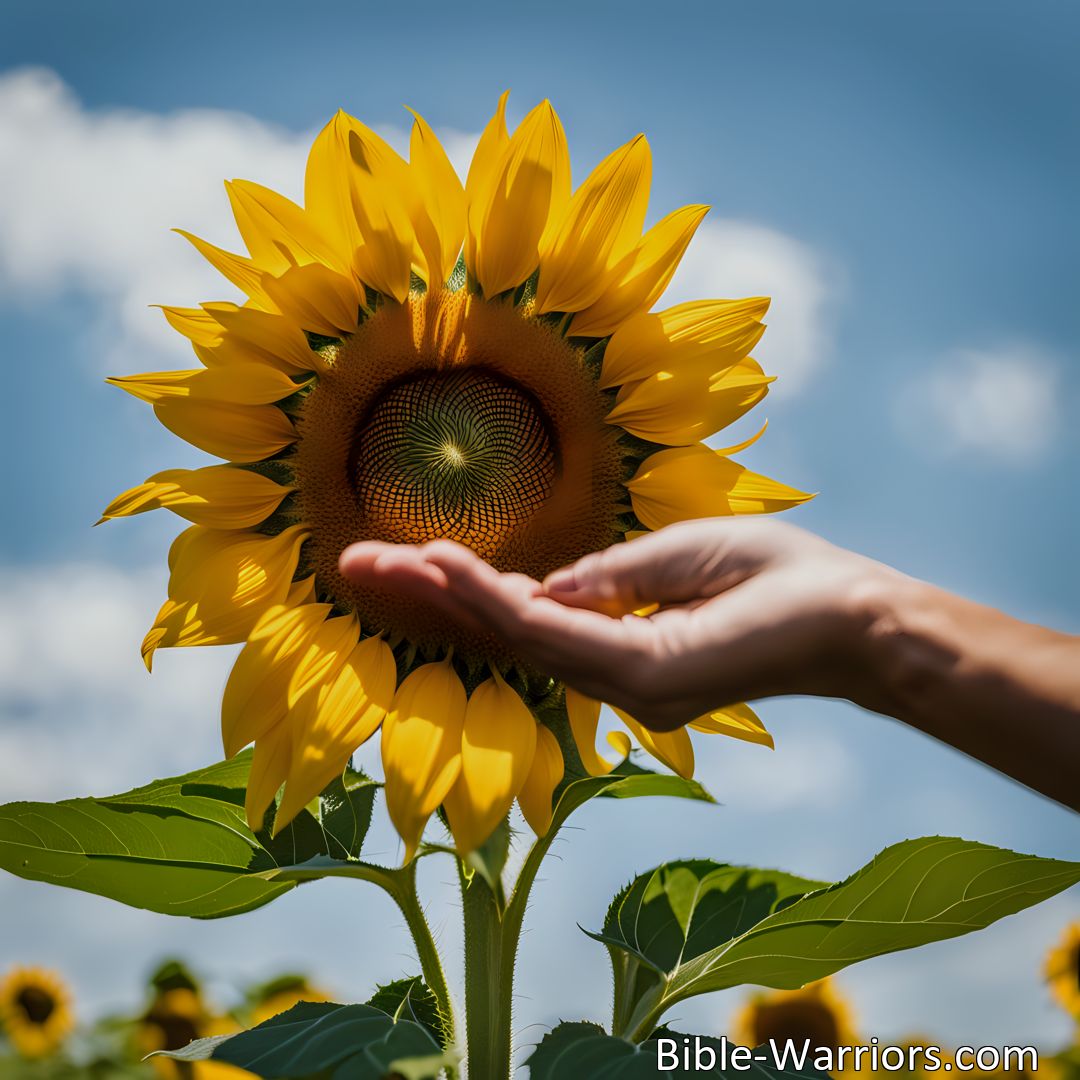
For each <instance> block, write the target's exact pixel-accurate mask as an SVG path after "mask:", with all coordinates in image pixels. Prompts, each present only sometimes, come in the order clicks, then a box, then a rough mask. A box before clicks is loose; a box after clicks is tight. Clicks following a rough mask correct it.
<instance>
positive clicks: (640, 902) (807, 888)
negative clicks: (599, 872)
mask: <svg viewBox="0 0 1080 1080" xmlns="http://www.w3.org/2000/svg"><path fill="white" fill-rule="evenodd" d="M823 884H825V883H823V882H818V881H809V880H807V879H805V878H799V877H794V876H793V875H791V874H785V873H783V872H782V871H779V870H752V869H747V868H746V867H741V866H728V865H726V864H723V863H715V862H711V861H709V860H707V859H696V860H688V861H682V862H672V863H665V864H664V865H663V866H659V867H657V868H656V869H655V870H652V871H650V872H649V873H647V874H642V875H641V876H640V877H638V878H636V879H635V880H634V881H632V882H631V883H630V884H629V885H627V886H626V888H625V889H623V890H622V891H621V892H620V893H619V894H618V895H617V896H616V897H615V899H614V900H613V901H612V903H611V906H610V907H609V908H608V913H607V917H606V919H605V920H604V928H603V930H601V931H599V932H596V933H590V934H589V936H590V937H592V938H594V939H595V940H597V941H601V942H603V943H604V944H605V945H607V946H608V952H609V954H610V956H611V964H612V968H613V970H614V973H615V1016H614V1031H615V1033H616V1034H617V1035H624V1034H627V1033H628V1032H629V1031H630V1030H631V1029H632V1027H633V1023H634V1020H635V1017H636V1016H637V1015H638V1013H639V1011H640V1009H639V1007H640V1006H641V1003H642V1002H645V1003H646V1006H648V1005H650V1004H652V1003H653V1002H654V1001H655V1000H656V999H657V998H658V997H661V996H663V993H664V991H665V988H666V985H667V982H668V980H669V979H670V977H671V974H672V973H673V972H675V971H677V970H679V968H680V965H681V964H683V963H685V962H686V961H687V960H689V959H691V958H693V957H695V956H698V955H700V954H701V953H702V952H705V951H707V950H708V949H711V948H714V947H715V946H717V945H718V944H720V943H721V942H726V941H731V940H732V939H733V938H735V937H737V936H738V935H739V934H742V933H745V932H746V931H747V930H749V929H750V928H751V927H753V926H755V925H756V924H757V923H759V922H760V921H761V920H762V919H764V918H766V917H767V916H768V915H771V914H772V913H773V912H774V911H776V910H778V909H779V908H781V907H783V906H784V905H786V904H789V903H791V902H792V901H793V900H796V899H798V898H799V897H801V896H803V895H805V894H806V893H808V892H811V891H813V890H815V889H819V888H821V887H822V886H823ZM586 933H588V931H586ZM643 1034H648V1032H644V1033H643Z"/></svg>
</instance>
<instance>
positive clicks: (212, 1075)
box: [135, 960, 251, 1080]
mask: <svg viewBox="0 0 1080 1080" xmlns="http://www.w3.org/2000/svg"><path fill="white" fill-rule="evenodd" d="M150 983H151V998H150V1003H149V1004H148V1006H147V1008H146V1011H145V1012H144V1013H143V1014H142V1015H141V1016H140V1017H139V1018H138V1020H137V1021H136V1033H135V1042H136V1050H137V1053H138V1056H139V1057H146V1056H147V1055H149V1054H154V1052H155V1051H157V1050H182V1049H183V1048H184V1047H185V1046H187V1045H188V1043H190V1042H193V1041H194V1040H195V1039H203V1038H206V1037H207V1036H210V1035H229V1034H232V1033H234V1032H236V1031H238V1030H239V1027H238V1025H237V1024H236V1023H235V1021H233V1020H232V1019H231V1018H229V1017H227V1016H219V1015H217V1014H216V1013H214V1012H213V1011H212V1010H211V1009H210V1008H209V1007H208V1006H207V1003H206V1001H205V1000H204V998H203V995H202V991H201V988H200V986H199V984H198V982H197V981H196V979H195V977H194V976H193V975H192V974H191V972H190V971H188V969H187V968H186V967H185V966H184V965H183V964H181V963H180V962H178V961H175V960H170V961H168V962H166V963H165V964H163V965H162V966H161V967H160V968H159V969H158V971H157V972H155V974H154V975H153V976H152V977H151V980H150ZM148 1061H149V1064H150V1067H151V1068H152V1069H153V1070H154V1072H155V1074H156V1075H157V1076H158V1077H160V1078H161V1080H241V1078H242V1077H250V1075H251V1074H250V1073H249V1072H247V1071H246V1070H245V1069H237V1068H234V1067H233V1066H232V1065H226V1064H224V1063H222V1062H217V1061H196V1062H180V1061H174V1060H173V1059H172V1058H167V1057H160V1056H153V1057H149V1058H148Z"/></svg>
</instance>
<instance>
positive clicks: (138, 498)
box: [102, 465, 293, 529]
mask: <svg viewBox="0 0 1080 1080" xmlns="http://www.w3.org/2000/svg"><path fill="white" fill-rule="evenodd" d="M292 490H293V489H292V488H291V487H283V486H282V485H281V484H276V483H275V482H274V481H273V480H271V479H269V478H268V477H266V476H260V475H259V474H258V473H255V472H252V471H251V470H250V469H237V468H234V467H233V466H232V465H210V466H208V467H207V468H205V469H167V470H166V471H165V472H160V473H156V474H155V475H154V476H151V477H150V478H149V479H148V480H147V481H146V482H145V483H142V484H140V485H139V486H138V487H135V488H132V489H131V490H130V491H125V492H124V493H123V494H122V495H118V496H117V497H116V498H115V499H113V501H112V502H111V503H109V505H108V506H107V507H105V511H104V513H103V514H102V521H107V520H109V519H110V518H118V517H129V516H130V515H132V514H141V513H143V512H144V511H146V510H156V509H158V508H159V507H167V508H168V509H170V510H172V511H173V513H175V514H179V515H180V516H181V517H183V518H187V520H188V521H191V522H194V523H195V524H196V525H207V526H209V527H210V528H213V529H247V528H251V527H252V526H253V525H258V524H259V523H260V522H261V521H264V520H265V519H266V518H268V517H269V516H270V515H271V514H272V513H273V512H274V511H275V510H276V509H277V508H278V506H279V505H280V503H281V500H282V499H284V498H285V496H286V495H288V494H289V492H290V491H292Z"/></svg>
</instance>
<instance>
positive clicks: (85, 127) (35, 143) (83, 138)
mask: <svg viewBox="0 0 1080 1080" xmlns="http://www.w3.org/2000/svg"><path fill="white" fill-rule="evenodd" d="M378 130H379V132H380V133H381V134H382V135H383V136H384V137H385V138H387V139H388V140H389V141H390V142H391V143H392V144H393V145H395V146H396V147H397V148H398V149H402V150H403V149H404V148H405V147H406V145H407V142H408V130H407V127H405V126H402V127H385V126H384V127H379V129H378ZM439 134H440V136H441V137H442V138H443V140H444V143H445V145H446V147H447V152H448V153H449V155H450V157H451V159H452V160H453V161H454V163H455V165H456V166H457V167H458V168H459V169H464V167H465V166H466V165H467V162H468V160H469V157H470V156H471V154H472V149H473V147H474V145H475V142H476V136H475V135H471V134H468V133H465V132H460V131H453V130H449V131H440V132H439ZM313 135H314V132H303V133H296V132H291V131H286V130H284V129H283V128H280V127H276V126H274V125H272V124H267V123H264V122H263V121H260V120H256V119H255V118H254V117H251V116H248V115H245V114H243V113H239V112H227V111H224V110H213V109H198V110H194V109H192V110H183V111H180V112H175V113H170V114H168V115H161V114H157V113H151V112H146V111H140V110H135V109H100V110H98V109H94V110H91V109H87V108H86V107H84V106H83V105H82V103H81V102H80V101H79V100H78V99H77V98H76V97H75V95H74V94H73V93H72V91H71V90H70V88H69V87H68V86H67V85H66V84H65V83H64V82H63V81H62V80H61V79H60V77H59V76H58V75H57V74H56V73H55V72H53V71H50V70H48V69H44V68H25V69H21V70H17V71H14V72H11V73H8V74H5V75H3V76H0V175H3V177H4V197H3V199H2V200H0V284H2V285H3V286H5V287H6V288H7V290H8V293H9V297H10V296H11V294H14V295H15V296H21V297H22V298H23V299H24V300H25V301H26V302H29V303H34V302H41V301H42V300H44V299H49V298H53V297H55V296H56V295H57V294H58V293H60V292H62V290H64V289H76V290H79V291H82V292H85V293H88V294H90V295H92V296H93V297H94V298H95V299H96V300H97V301H98V304H99V310H100V313H101V314H100V320H99V325H98V326H96V327H95V328H94V329H95V330H96V331H97V332H99V333H100V334H101V336H102V338H103V340H104V341H105V342H107V344H106V345H105V346H104V347H103V348H102V349H101V350H100V352H101V353H102V355H103V357H104V359H105V362H106V363H107V364H109V365H114V364H117V363H119V364H120V365H121V366H122V367H123V368H124V369H125V370H128V369H131V368H132V367H133V366H137V367H140V368H141V369H142V370H146V368H147V367H152V366H154V365H155V364H158V363H161V362H171V361H175V360H176V359H178V358H182V362H184V363H186V362H188V361H189V359H190V349H189V348H188V345H187V343H186V342H185V341H184V339H183V338H181V337H180V336H179V335H178V334H175V333H172V332H171V331H169V330H168V329H167V328H166V326H165V324H164V321H163V320H162V318H161V315H160V313H159V312H157V311H155V310H153V309H152V308H150V306H149V305H151V304H160V303H171V304H194V303H198V302H201V301H204V300H212V299H233V298H235V297H236V296H237V293H236V291H235V289H233V287H232V286H231V285H229V283H228V282H226V281H225V280H224V279H223V278H221V277H220V275H218V274H217V273H216V272H215V271H214V270H212V269H211V268H210V267H209V266H208V265H207V264H206V263H205V262H204V261H203V259H202V257H201V256H199V255H198V254H197V253H196V252H195V251H194V249H192V248H191V247H190V245H189V244H188V243H187V242H186V241H185V240H183V239H182V238H181V237H179V236H176V235H175V234H173V233H172V232H170V230H171V229H172V228H173V227H177V226H179V227H183V228H185V229H187V230H189V231H191V232H194V233H196V234H197V235H201V236H205V237H207V238H208V239H211V240H213V241H214V242H215V243H217V244H220V245H222V246H224V247H228V248H230V249H231V250H237V249H239V250H242V248H241V245H240V241H239V238H238V236H237V233H236V229H235V226H234V225H233V223H232V219H231V216H230V214H229V209H228V201H227V199H226V197H225V192H224V190H223V189H222V181H223V180H224V179H229V178H232V177H243V178H246V179H252V180H257V181H258V182H259V183H262V184H265V185H267V186H268V187H273V188H275V189H277V190H279V191H281V192H283V193H284V194H286V195H288V196H289V197H290V198H294V199H300V198H301V195H302V186H303V174H304V161H305V158H306V155H307V149H308V147H309V146H310V143H311V139H312V137H313ZM462 175H464V172H462ZM133 356H136V357H137V356H142V357H143V359H142V360H141V361H139V362H138V363H136V364H133V360H132V357H133Z"/></svg>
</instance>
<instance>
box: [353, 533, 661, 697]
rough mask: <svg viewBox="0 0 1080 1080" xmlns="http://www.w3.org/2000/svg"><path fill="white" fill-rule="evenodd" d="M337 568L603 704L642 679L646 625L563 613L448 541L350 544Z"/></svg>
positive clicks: (517, 577)
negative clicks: (494, 641) (437, 613)
mask: <svg viewBox="0 0 1080 1080" xmlns="http://www.w3.org/2000/svg"><path fill="white" fill-rule="evenodd" d="M340 566H341V571H342V573H343V574H344V575H345V576H346V577H348V578H350V579H351V580H354V581H360V582H363V583H365V584H368V585H370V586H372V587H376V588H387V589H395V590H397V591H400V592H402V593H405V594H407V595H409V596H412V597H415V598H416V599H417V600H421V601H423V602H426V603H430V604H432V605H433V606H435V607H438V608H440V609H442V610H443V611H446V612H447V613H448V614H449V615H451V616H452V617H453V618H455V619H456V620H458V621H459V622H461V623H463V624H465V625H469V626H471V627H473V628H476V629H481V630H485V631H489V632H491V631H494V632H495V633H497V634H498V635H500V636H501V637H503V638H504V639H505V640H506V641H507V643H508V644H509V645H510V647H511V648H512V649H513V651H514V652H515V654H517V655H518V656H520V657H521V658H522V659H523V660H525V661H526V662H529V663H531V664H533V665H534V666H535V667H536V668H538V669H539V670H541V671H545V672H547V673H549V674H551V675H553V676H555V677H556V678H560V679H563V680H565V681H567V682H570V683H571V684H572V685H574V686H576V687H578V688H579V689H580V690H581V691H582V692H583V693H587V694H590V695H591V696H595V697H602V698H604V699H605V700H612V693H611V692H612V688H613V686H615V687H617V686H619V685H621V684H623V683H625V682H627V675H626V673H627V671H628V670H629V671H630V673H631V678H632V679H633V680H634V681H636V680H637V679H638V678H639V677H640V676H641V675H642V673H643V672H644V670H645V667H646V665H647V663H648V660H649V657H650V654H651V651H652V648H653V642H652V641H651V640H650V634H649V623H648V621H647V620H644V619H637V618H630V619H613V618H609V617H608V616H606V615H602V614H600V613H598V612H595V611H586V610H581V609H577V608H572V607H567V606H565V605H563V604H560V603H558V602H557V601H555V600H553V599H552V598H550V597H548V596H545V595H544V592H543V589H542V587H541V585H540V583H539V582H537V581H534V580H533V579H532V578H529V577H525V576H524V575H522V574H502V573H499V571H497V570H495V569H494V568H493V567H491V566H489V565H488V564H487V563H486V562H484V561H483V560H482V559H480V558H479V557H478V556H476V555H475V554H473V552H472V551H470V550H469V549H468V548H465V547H462V546H461V545H459V544H455V543H452V542H450V541H445V540H441V541H435V542H433V543H430V544H424V545H422V546H412V545H407V544H400V545H398V544H381V543H375V542H365V543H361V544H354V545H352V546H351V547H349V548H347V549H346V550H345V551H344V552H343V553H342V555H341V559H340Z"/></svg>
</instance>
